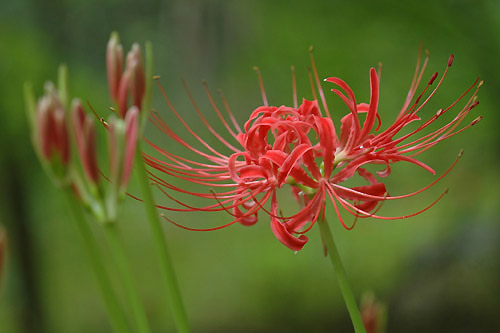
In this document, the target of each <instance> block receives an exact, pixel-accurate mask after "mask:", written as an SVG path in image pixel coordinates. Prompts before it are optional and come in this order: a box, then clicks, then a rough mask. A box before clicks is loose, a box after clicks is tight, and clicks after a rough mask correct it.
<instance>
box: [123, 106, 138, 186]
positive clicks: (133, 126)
mask: <svg viewBox="0 0 500 333" xmlns="http://www.w3.org/2000/svg"><path fill="white" fill-rule="evenodd" d="M138 134H139V109H138V108H137V107H136V106H132V107H131V108H130V109H129V110H128V111H127V115H126V117H125V156H124V161H123V176H122V182H121V188H123V189H125V188H126V187H127V184H128V181H129V179H130V174H131V171H132V161H133V160H134V154H135V148H136V146H137V138H138Z"/></svg>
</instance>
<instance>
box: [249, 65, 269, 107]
mask: <svg viewBox="0 0 500 333" xmlns="http://www.w3.org/2000/svg"><path fill="white" fill-rule="evenodd" d="M253 70H254V71H255V72H256V73H257V79H258V80H259V87H260V93H261V94H262V103H264V105H265V106H269V103H268V102H267V96H266V90H265V89H264V81H263V80H262V74H261V73H260V69H259V67H257V66H254V68H253Z"/></svg>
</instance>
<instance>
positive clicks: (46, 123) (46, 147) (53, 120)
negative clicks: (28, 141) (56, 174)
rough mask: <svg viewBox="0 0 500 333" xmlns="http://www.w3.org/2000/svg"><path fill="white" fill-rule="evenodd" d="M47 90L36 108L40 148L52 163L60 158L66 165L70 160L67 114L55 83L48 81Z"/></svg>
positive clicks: (42, 154)
mask: <svg viewBox="0 0 500 333" xmlns="http://www.w3.org/2000/svg"><path fill="white" fill-rule="evenodd" d="M45 90H46V92H45V95H44V96H42V97H41V98H40V99H39V101H38V105H37V108H36V127H37V133H38V138H37V139H38V148H39V149H40V153H41V156H42V158H44V159H45V160H46V162H49V163H52V162H53V161H54V159H57V158H59V160H60V162H61V163H62V164H63V165H64V166H66V165H67V164H68V163H69V160H70V142H69V136H68V128H67V124H66V114H65V112H64V109H63V107H62V104H61V101H60V100H59V97H58V94H57V91H56V89H55V87H54V85H53V84H52V83H47V84H46V85H45Z"/></svg>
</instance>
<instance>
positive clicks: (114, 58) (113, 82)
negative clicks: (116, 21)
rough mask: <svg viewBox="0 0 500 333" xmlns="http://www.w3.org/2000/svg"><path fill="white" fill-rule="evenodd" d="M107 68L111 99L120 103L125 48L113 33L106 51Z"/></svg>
mask: <svg viewBox="0 0 500 333" xmlns="http://www.w3.org/2000/svg"><path fill="white" fill-rule="evenodd" d="M106 68H107V72H108V85H109V93H110V95H111V99H113V100H114V101H115V102H117V101H118V87H119V85H120V80H121V77H122V72H123V47H122V45H121V44H120V40H119V38H118V34H117V33H116V32H113V33H112V34H111V38H110V39H109V42H108V46H107V49H106Z"/></svg>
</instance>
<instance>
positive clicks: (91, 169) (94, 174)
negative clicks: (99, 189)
mask: <svg viewBox="0 0 500 333" xmlns="http://www.w3.org/2000/svg"><path fill="white" fill-rule="evenodd" d="M71 122H72V126H73V132H74V133H75V140H76V147H77V150H78V155H79V156H80V160H81V162H82V165H83V171H84V172H85V175H86V177H87V178H88V179H89V180H90V181H91V182H92V183H97V182H98V180H99V168H98V167H97V150H96V132H95V125H94V118H93V117H92V116H91V115H85V113H84V111H83V108H82V106H81V103H80V101H79V100H75V101H74V102H73V107H72V110H71Z"/></svg>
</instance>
